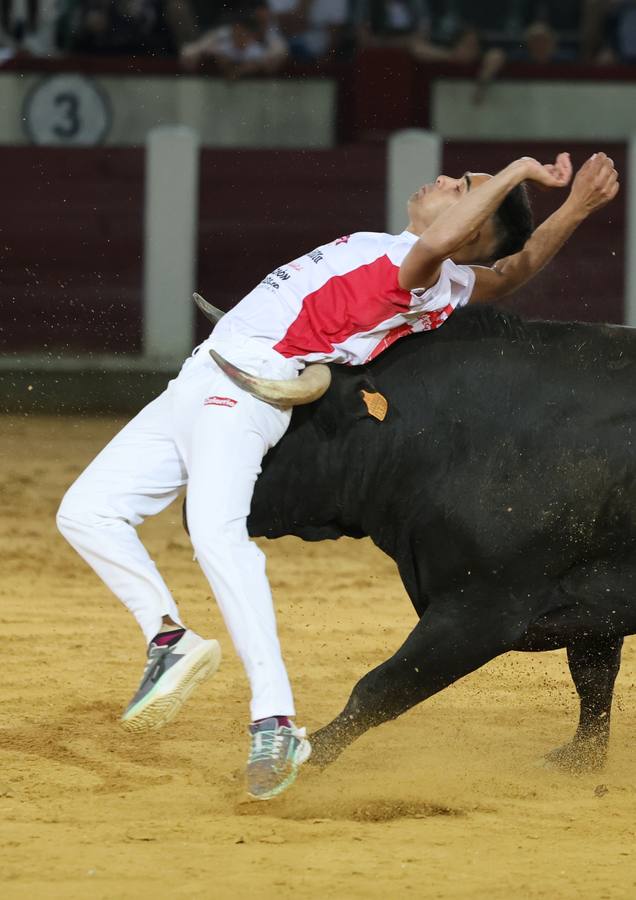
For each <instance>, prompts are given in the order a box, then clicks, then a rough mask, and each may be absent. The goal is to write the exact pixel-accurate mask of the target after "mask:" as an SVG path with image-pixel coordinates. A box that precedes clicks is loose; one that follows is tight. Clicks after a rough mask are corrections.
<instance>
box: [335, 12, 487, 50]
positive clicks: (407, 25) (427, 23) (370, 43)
mask: <svg viewBox="0 0 636 900" xmlns="http://www.w3.org/2000/svg"><path fill="white" fill-rule="evenodd" d="M442 12H444V9H443V8H442V7H440V8H439V9H437V10H436V9H435V7H434V6H432V5H431V3H430V0H353V7H352V16H353V25H354V29H355V37H356V45H357V46H358V47H361V48H364V47H402V48H404V49H405V50H408V51H409V52H410V53H412V54H413V56H415V58H416V59H418V60H420V61H421V62H458V63H473V62H476V61H477V60H478V59H479V57H480V53H481V48H480V42H479V35H478V34H477V32H476V30H475V29H474V28H465V27H463V25H462V22H461V20H459V19H457V21H456V26H457V27H456V28H454V30H449V31H448V34H447V40H445V41H436V40H435V39H434V38H433V34H434V32H435V31H436V30H437V31H440V30H442V31H443V29H439V28H437V27H436V25H437V21H436V13H437V14H438V15H439V14H440V13H442Z"/></svg>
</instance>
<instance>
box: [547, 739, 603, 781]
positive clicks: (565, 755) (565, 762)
mask: <svg viewBox="0 0 636 900" xmlns="http://www.w3.org/2000/svg"><path fill="white" fill-rule="evenodd" d="M606 760H607V744H606V743H605V742H604V741H603V742H601V741H598V740H587V741H583V740H578V741H577V740H573V741H570V742H569V743H568V744H564V745H563V746H562V747H557V748H556V750H552V751H550V753H546V755H545V756H544V757H543V765H544V766H545V767H546V768H548V769H556V770H558V771H561V772H569V773H570V774H573V775H584V774H585V773H587V772H599V771H600V770H601V769H602V768H603V767H604V766H605V762H606Z"/></svg>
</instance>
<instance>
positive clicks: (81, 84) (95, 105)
mask: <svg viewBox="0 0 636 900" xmlns="http://www.w3.org/2000/svg"><path fill="white" fill-rule="evenodd" d="M22 120H23V123H24V128H25V131H26V133H27V136H28V137H29V139H30V140H31V142H32V143H33V144H49V145H50V144H56V145H63V146H71V147H73V146H74V147H90V146H92V145H93V144H100V143H101V142H102V141H103V140H104V139H105V137H106V135H107V134H108V131H109V129H110V125H111V111H110V104H109V103H108V99H107V97H106V96H105V95H104V94H103V93H102V91H101V90H100V89H99V88H98V86H97V85H96V84H95V82H94V81H92V79H90V78H87V77H86V76H85V75H75V74H74V75H54V76H52V77H51V78H45V79H44V80H43V81H40V82H39V84H37V85H36V86H35V88H34V89H33V90H32V91H31V93H30V94H28V95H27V98H26V100H25V102H24V110H23V119H22Z"/></svg>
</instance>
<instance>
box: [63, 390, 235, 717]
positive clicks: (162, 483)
mask: <svg viewBox="0 0 636 900" xmlns="http://www.w3.org/2000/svg"><path fill="white" fill-rule="evenodd" d="M170 429H171V402H170V398H169V396H168V394H167V393H164V394H162V395H161V396H160V397H158V398H157V399H156V400H154V401H153V402H152V403H150V404H149V405H148V406H147V407H145V409H143V410H142V411H141V412H140V413H139V415H138V416H136V417H135V418H134V419H133V420H132V421H131V422H129V424H128V425H127V426H126V427H125V428H124V429H123V430H122V431H120V432H119V434H118V435H116V436H115V437H114V438H113V440H112V441H111V442H110V443H109V444H108V445H107V446H106V447H105V448H104V449H103V450H102V452H101V453H100V454H99V455H98V456H97V457H96V458H95V459H94V460H93V462H92V463H91V464H90V465H89V466H88V468H87V469H86V470H85V471H84V472H83V473H82V474H81V475H80V477H79V478H78V479H77V481H76V482H75V483H74V484H73V485H72V486H71V487H70V488H69V490H68V491H67V493H66V495H65V497H64V499H63V500H62V503H61V505H60V509H59V511H58V515H57V523H58V527H59V529H60V531H61V532H62V534H63V535H64V537H65V538H66V539H67V540H68V541H69V542H70V543H71V545H72V546H73V547H74V548H75V549H76V550H77V552H78V553H79V554H80V555H81V556H82V557H83V559H84V560H86V562H87V563H88V564H89V565H90V566H91V567H92V568H93V569H94V571H95V572H96V573H97V574H98V575H99V577H100V578H101V579H102V580H103V581H104V582H105V584H106V585H107V586H108V587H109V588H110V589H111V590H112V591H113V593H114V594H115V595H116V596H117V597H118V598H119V599H120V600H121V601H122V602H123V603H124V604H125V605H126V606H127V607H128V609H129V610H130V611H131V612H132V613H133V615H134V616H135V618H136V619H137V621H138V623H139V625H140V626H141V629H142V631H143V633H144V635H145V638H146V641H147V642H148V643H149V645H150V646H149V652H148V663H147V666H146V671H145V672H144V677H143V679H142V683H141V686H140V688H139V690H138V691H137V693H136V694H135V697H134V698H133V701H132V702H131V704H129V707H128V709H127V710H126V713H125V715H124V720H123V721H124V724H126V725H127V727H130V728H134V729H135V730H142V729H144V728H157V727H160V726H161V725H162V724H164V723H165V722H166V721H168V720H169V719H170V718H172V716H174V715H175V714H176V712H177V711H178V709H179V708H180V706H181V704H182V703H183V701H184V700H185V699H186V697H187V696H188V694H189V692H190V691H191V690H192V689H193V688H194V687H195V686H196V684H197V683H198V682H199V681H201V680H203V678H205V677H207V676H208V675H210V674H212V672H213V671H214V670H215V669H216V666H217V665H218V661H219V648H218V644H217V643H216V641H203V640H202V639H201V638H199V636H198V635H195V634H194V633H193V632H190V631H185V630H184V629H183V627H182V625H181V620H180V618H179V613H178V610H177V607H176V604H175V602H174V600H173V598H172V596H171V594H170V591H169V590H168V588H167V586H166V584H165V582H164V581H163V578H162V577H161V575H160V574H159V572H158V570H157V567H156V566H155V564H154V562H153V561H152V560H151V559H150V557H149V555H148V553H147V551H146V549H145V547H144V546H143V544H142V543H141V541H140V540H139V538H138V536H137V532H136V530H135V528H136V526H138V525H140V524H141V522H143V520H144V519H145V518H146V517H147V516H149V515H154V514H156V513H158V512H160V511H161V510H162V509H164V508H165V507H166V506H168V504H169V503H171V502H172V500H174V498H175V497H176V496H177V494H178V493H179V490H180V489H181V488H182V486H183V485H184V484H185V481H186V472H185V466H184V463H183V460H182V458H181V456H180V454H179V452H178V449H177V446H176V443H175V442H174V440H173V439H172V437H171V434H170ZM162 626H165V627H163V632H164V634H163V635H161V636H159V634H158V633H159V632H160V631H162ZM166 631H167V632H168V634H167V635H166V634H165V632H166Z"/></svg>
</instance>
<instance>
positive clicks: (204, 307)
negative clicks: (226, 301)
mask: <svg viewBox="0 0 636 900" xmlns="http://www.w3.org/2000/svg"><path fill="white" fill-rule="evenodd" d="M192 299H193V300H194V302H195V303H196V305H197V306H198V307H199V309H200V310H201V312H202V313H203V315H204V316H205V318H206V319H207V320H208V321H209V322H212V324H213V325H216V323H217V322H218V321H219V320H220V319H222V318H223V316H224V315H225V313H224V312H223V311H222V310H220V309H217V308H216V306H212V304H211V303H208V301H207V300H206V299H205V298H204V297H202V296H201V294H193V295H192Z"/></svg>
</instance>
